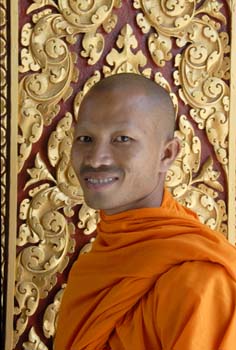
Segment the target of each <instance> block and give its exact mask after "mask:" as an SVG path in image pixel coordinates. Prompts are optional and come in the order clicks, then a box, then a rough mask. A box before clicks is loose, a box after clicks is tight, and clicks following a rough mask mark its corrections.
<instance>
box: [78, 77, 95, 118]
mask: <svg viewBox="0 0 236 350" xmlns="http://www.w3.org/2000/svg"><path fill="white" fill-rule="evenodd" d="M100 79H101V73H100V72H99V71H98V70H96V71H95V72H94V74H93V75H92V76H91V77H90V78H89V79H88V80H87V81H86V82H85V84H84V87H83V89H82V90H81V91H80V92H79V93H78V94H77V95H76V97H75V99H74V115H75V119H76V120H77V119H78V116H79V108H80V104H81V102H82V100H83V98H84V96H85V95H86V93H87V92H88V91H89V89H90V88H91V87H92V86H93V85H94V84H96V83H97V82H99V80H100Z"/></svg>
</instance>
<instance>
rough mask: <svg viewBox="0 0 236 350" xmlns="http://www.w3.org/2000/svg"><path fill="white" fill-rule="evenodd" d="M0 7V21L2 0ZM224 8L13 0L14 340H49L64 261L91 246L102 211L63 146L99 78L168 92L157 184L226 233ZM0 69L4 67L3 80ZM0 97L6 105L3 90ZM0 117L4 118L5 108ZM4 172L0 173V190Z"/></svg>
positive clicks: (229, 174)
mask: <svg viewBox="0 0 236 350" xmlns="http://www.w3.org/2000/svg"><path fill="white" fill-rule="evenodd" d="M0 8H1V10H2V9H3V10H2V11H3V18H5V19H6V14H5V12H4V11H5V9H6V3H5V2H4V1H2V2H1V7H0ZM15 9H16V8H15ZM232 11H233V2H232V1H216V0H201V1H199V0H198V1H197V0H189V1H182V0H181V1H178V2H177V1H174V0H159V1H156V0H132V1H125V0H123V1H119V0H98V1H93V0H58V1H56V0H24V1H20V2H19V3H18V16H19V67H18V71H19V90H18V93H19V107H18V126H19V130H18V139H17V143H18V184H17V196H18V199H17V206H18V211H17V218H16V220H17V232H16V233H15V246H16V258H15V257H14V256H12V257H11V259H14V261H15V263H14V264H15V268H16V275H15V304H14V326H13V327H12V334H8V344H11V348H12V349H17V350H18V349H27V350H28V349H30V350H36V349H43V350H46V349H48V350H49V349H52V341H53V336H54V334H55V329H56V323H57V314H58V310H59V307H60V301H61V297H62V294H63V289H64V287H65V283H66V280H67V276H68V272H69V269H70V267H71V265H72V263H73V262H74V261H75V259H76V258H77V256H78V253H79V251H80V252H82V253H83V252H84V251H86V250H88V249H90V246H91V244H92V241H93V237H94V235H95V234H96V233H95V230H96V223H97V221H98V220H99V213H97V212H96V211H94V210H92V209H90V208H88V207H87V205H86V204H85V203H84V200H83V193H82V190H81V188H80V185H79V183H78V181H77V179H76V176H75V174H74V171H73V168H72V167H71V164H70V150H71V143H72V137H73V124H74V122H75V120H76V118H77V117H78V112H79V107H80V103H81V101H82V99H83V97H84V95H85V94H86V93H87V91H88V90H89V89H90V88H91V86H93V84H95V83H96V82H98V81H99V80H101V79H103V78H104V77H106V76H109V75H112V74H117V73H122V72H134V73H137V74H143V75H145V76H146V77H148V78H150V79H153V80H155V81H156V82H157V83H158V84H160V85H162V86H163V87H164V88H166V89H167V90H168V92H169V93H170V95H171V97H172V99H173V102H174V104H175V107H176V122H177V126H178V128H177V129H178V130H177V131H176V135H177V136H178V137H179V138H180V139H181V142H182V149H181V153H180V154H179V156H178V159H177V160H176V161H175V163H174V165H173V166H172V168H171V169H170V170H169V171H168V174H167V177H166V185H167V187H168V188H169V189H170V191H171V192H172V194H173V195H174V197H175V198H176V199H177V200H178V201H179V202H181V203H182V204H184V205H186V206H187V207H189V208H191V209H192V210H194V211H196V212H197V213H198V215H199V218H200V220H201V221H202V222H204V223H205V224H206V225H208V226H210V227H211V228H213V229H216V230H219V231H221V232H222V234H224V235H225V236H226V237H228V239H229V240H230V241H231V242H232V243H234V242H235V235H234V233H232V229H234V228H233V227H234V223H233V220H232V219H231V221H230V220H229V219H228V211H229V208H228V203H233V202H234V193H235V192H234V191H235V188H233V189H232V188H231V187H230V186H232V183H233V184H234V176H235V175H234V174H235V173H234V171H235V163H234V162H233V160H232V155H231V153H232V152H234V151H233V150H234V149H235V148H234V147H235V146H233V136H232V135H230V137H229V130H230V128H229V123H230V125H231V126H232V125H235V121H232V115H231V114H230V111H231V109H232V102H231V100H230V93H231V94H232V93H233V92H235V91H234V90H233V89H232V88H231V84H230V79H232V78H231V76H232V72H231V76H230V65H231V61H230V49H231V47H232V45H233V44H232V42H231V41H230V38H231V37H230V35H231V34H230V28H231V26H233V25H232V23H233V22H232V21H233V12H232ZM234 11H235V10H234ZM16 12H17V11H16ZM234 16H235V14H234ZM4 23H5V22H4V21H3V23H2V24H1V25H3V26H4ZM13 28H14V26H13V25H12V29H11V30H12V33H13V32H14V29H13ZM235 34H236V31H235ZM5 38H6V35H4V36H1V40H3V41H4V40H5ZM2 57H3V58H4V57H5V53H4V51H1V59H2ZM2 63H3V59H2V61H1V65H2ZM6 68H7V67H6V66H4V65H3V68H1V69H2V71H1V72H3V76H4V79H5V80H3V81H6V78H5V75H4V74H5V72H6ZM5 86H6V84H5V83H3V84H2V85H1V89H2V91H3V93H5ZM230 89H231V90H230ZM2 101H3V102H2ZM2 101H1V104H2V105H3V106H4V103H5V102H4V101H5V97H4V99H3V100H2ZM15 103H17V101H15ZM230 103H231V105H230ZM230 106H231V107H230ZM4 113H5V111H4ZM3 117H4V118H5V119H4V118H3V119H2V120H3V121H4V123H5V124H6V121H7V119H6V113H5V114H3ZM12 118H13V117H12ZM230 118H231V119H230ZM233 123H234V124H233ZM4 128H5V129H6V126H4V125H3V127H2V126H1V133H4V132H5V131H4V130H5V129H4ZM4 135H5V134H4ZM5 140H6V137H5ZM2 145H3V146H2V148H1V152H2V154H3V156H2V158H1V159H3V160H1V162H2V164H4V159H5V158H6V156H5V155H4V151H5V148H4V144H2ZM229 152H231V153H230V154H229ZM230 157H231V158H230ZM229 159H231V161H230V164H229ZM12 161H13V160H12ZM232 167H233V171H232ZM5 176H6V175H5V172H4V171H3V172H2V181H3V188H5V184H6V179H5ZM229 189H230V192H229ZM232 197H233V202H232ZM229 198H230V201H229ZM3 204H4V203H3ZM4 205H5V204H4ZM3 208H4V206H3ZM230 210H231V211H233V208H232V205H231V207H230ZM231 217H232V215H231ZM5 218H6V216H4V215H3V219H5ZM9 227H10V226H9ZM3 234H4V235H5V231H4V230H3ZM11 234H14V232H13V233H11ZM4 252H5V251H4ZM2 281H3V280H2ZM2 286H3V284H2ZM2 288H3V287H2ZM9 288H11V286H10V285H9ZM9 339H10V340H9ZM9 349H10V348H9Z"/></svg>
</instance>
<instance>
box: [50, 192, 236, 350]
mask: <svg viewBox="0 0 236 350" xmlns="http://www.w3.org/2000/svg"><path fill="white" fill-rule="evenodd" d="M54 346H55V348H54V349H55V350H105V349H112V350H236V249H235V248H234V247H233V246H232V245H230V244H229V243H228V242H227V240H226V239H225V238H224V236H223V235H222V234H221V233H217V232H214V231H212V230H210V229H209V228H207V227H206V226H205V225H203V224H201V223H200V222H199V220H198V219H197V217H196V215H195V214H194V213H192V212H191V211H190V210H188V209H186V208H184V207H182V206H181V205H180V204H178V203H177V202H176V201H175V200H174V199H173V198H172V196H171V195H170V194H169V193H168V191H167V190H165V192H164V197H163V203H162V206H161V207H160V208H144V209H135V210H129V211H126V212H123V213H119V214H115V215H110V216H108V215H105V214H104V213H103V212H101V222H100V223H99V225H98V235H97V238H96V240H95V242H94V244H93V248H92V250H91V251H90V252H89V253H87V254H85V255H82V256H80V257H79V258H78V260H77V261H76V262H75V264H74V265H73V267H72V269H71V271H70V274H69V279H68V285H67V287H66V289H65V293H64V296H63V299H62V305H61V308H60V312H59V319H58V326H57V332H56V337H55V343H54Z"/></svg>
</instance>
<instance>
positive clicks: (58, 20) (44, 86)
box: [18, 0, 121, 171]
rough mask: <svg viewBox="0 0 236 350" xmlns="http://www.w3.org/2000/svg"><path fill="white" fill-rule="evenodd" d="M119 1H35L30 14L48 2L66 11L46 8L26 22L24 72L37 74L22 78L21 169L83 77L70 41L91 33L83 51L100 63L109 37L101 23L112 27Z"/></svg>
mask: <svg viewBox="0 0 236 350" xmlns="http://www.w3.org/2000/svg"><path fill="white" fill-rule="evenodd" d="M120 4H121V2H120V1H118V0H99V1H96V2H95V1H84V2H79V1H78V2H76V1H71V0H59V1H58V5H57V4H56V3H55V2H54V1H53V0H51V1H50V0H40V1H36V0H35V1H34V4H32V5H31V6H30V7H29V8H28V11H27V13H31V12H32V11H35V10H38V9H41V8H42V7H43V6H45V5H51V6H53V7H55V8H56V9H57V10H58V11H59V12H60V13H59V14H54V13H52V10H50V9H46V10H42V11H41V12H39V13H37V14H34V15H33V17H32V19H33V22H34V26H33V27H32V25H31V24H30V23H26V24H25V25H24V26H23V28H22V33H21V44H22V45H23V46H24V48H23V49H22V51H21V63H22V64H21V66H20V72H22V73H25V72H28V71H29V70H32V71H35V72H37V73H33V74H32V73H31V74H29V75H27V76H25V77H24V78H23V79H22V80H21V82H20V108H19V127H20V135H19V139H18V143H19V159H18V162H19V171H21V170H22V167H23V166H24V163H25V161H26V159H27V158H28V157H29V155H30V153H31V150H32V145H33V144H34V143H35V142H37V141H38V140H39V139H40V137H41V135H42V132H43V127H44V125H49V124H50V123H51V121H52V119H53V118H54V117H55V116H56V115H57V114H58V112H59V109H60V107H59V102H60V101H61V100H64V101H65V100H66V99H68V98H69V97H70V95H71V94H72V87H71V86H70V85H71V83H72V82H77V79H78V70H77V68H76V67H75V63H76V60H77V55H76V54H75V53H72V52H70V50H69V48H68V44H67V43H69V44H73V43H75V42H76V38H75V35H77V34H82V33H83V34H85V35H84V37H83V41H82V45H83V48H84V50H82V51H81V56H82V57H87V58H88V63H89V64H90V65H92V64H95V63H96V62H97V61H98V60H99V58H100V57H101V54H102V52H103V49H104V38H103V36H102V35H101V34H99V33H96V31H97V28H98V27H99V26H100V25H104V28H105V30H106V31H107V32H109V31H111V30H112V29H113V28H114V26H115V24H116V16H115V15H112V9H113V7H119V6H120Z"/></svg>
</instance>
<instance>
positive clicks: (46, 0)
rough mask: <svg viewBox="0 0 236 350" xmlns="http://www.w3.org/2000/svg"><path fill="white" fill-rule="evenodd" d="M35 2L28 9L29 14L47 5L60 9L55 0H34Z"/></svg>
mask: <svg viewBox="0 0 236 350" xmlns="http://www.w3.org/2000/svg"><path fill="white" fill-rule="evenodd" d="M33 2H34V4H32V5H30V6H29V7H28V9H27V11H26V13H27V14H29V13H31V12H33V11H35V10H38V9H40V8H42V7H44V6H46V5H51V6H53V7H55V8H57V9H58V6H57V5H56V3H55V2H54V1H53V0H33Z"/></svg>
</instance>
